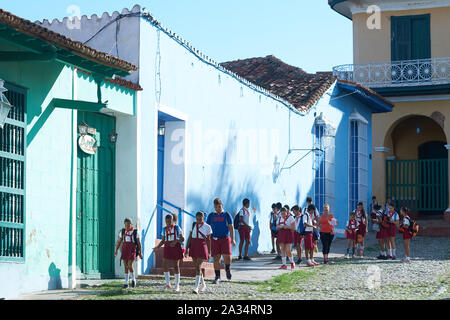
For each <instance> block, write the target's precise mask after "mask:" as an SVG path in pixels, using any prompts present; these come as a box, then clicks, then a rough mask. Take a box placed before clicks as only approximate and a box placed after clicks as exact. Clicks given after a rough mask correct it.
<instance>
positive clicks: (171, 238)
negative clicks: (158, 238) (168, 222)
mask: <svg viewBox="0 0 450 320" xmlns="http://www.w3.org/2000/svg"><path fill="white" fill-rule="evenodd" d="M166 229H167V227H164V228H163V229H162V231H161V235H162V236H163V237H164V239H165V241H175V240H180V236H182V235H183V230H181V228H180V227H179V226H178V225H172V227H171V228H170V230H169V232H166ZM176 230H178V234H177V232H176ZM167 233H169V235H167ZM166 236H167V239H166Z"/></svg>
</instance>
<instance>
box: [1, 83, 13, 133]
mask: <svg viewBox="0 0 450 320" xmlns="http://www.w3.org/2000/svg"><path fill="white" fill-rule="evenodd" d="M4 84H5V81H4V80H1V79H0V128H1V129H3V127H4V126H5V123H6V118H8V114H9V111H11V108H12V105H11V103H9V101H8V99H7V98H6V96H5V95H4V94H3V93H4V92H6V91H8V89H6V88H5V87H4Z"/></svg>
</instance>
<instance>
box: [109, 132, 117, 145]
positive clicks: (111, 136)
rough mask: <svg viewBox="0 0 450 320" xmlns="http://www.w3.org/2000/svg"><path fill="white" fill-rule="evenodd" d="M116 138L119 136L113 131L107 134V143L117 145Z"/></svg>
mask: <svg viewBox="0 0 450 320" xmlns="http://www.w3.org/2000/svg"><path fill="white" fill-rule="evenodd" d="M118 137H119V135H118V134H117V132H115V131H113V132H111V133H110V134H109V141H111V143H117V138H118Z"/></svg>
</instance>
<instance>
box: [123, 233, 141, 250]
mask: <svg viewBox="0 0 450 320" xmlns="http://www.w3.org/2000/svg"><path fill="white" fill-rule="evenodd" d="M124 234H125V228H124V229H122V237H123V235H124ZM136 238H137V229H134V230H133V233H132V235H131V241H132V242H133V243H134V244H135V245H136V256H139V255H140V254H141V247H140V246H139V244H138V243H137V241H136Z"/></svg>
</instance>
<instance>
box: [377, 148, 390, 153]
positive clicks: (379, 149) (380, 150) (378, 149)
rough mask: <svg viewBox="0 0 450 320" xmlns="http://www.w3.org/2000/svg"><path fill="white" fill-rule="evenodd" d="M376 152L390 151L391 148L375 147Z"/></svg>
mask: <svg viewBox="0 0 450 320" xmlns="http://www.w3.org/2000/svg"><path fill="white" fill-rule="evenodd" d="M375 151H376V152H391V149H389V148H386V147H375Z"/></svg>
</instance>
